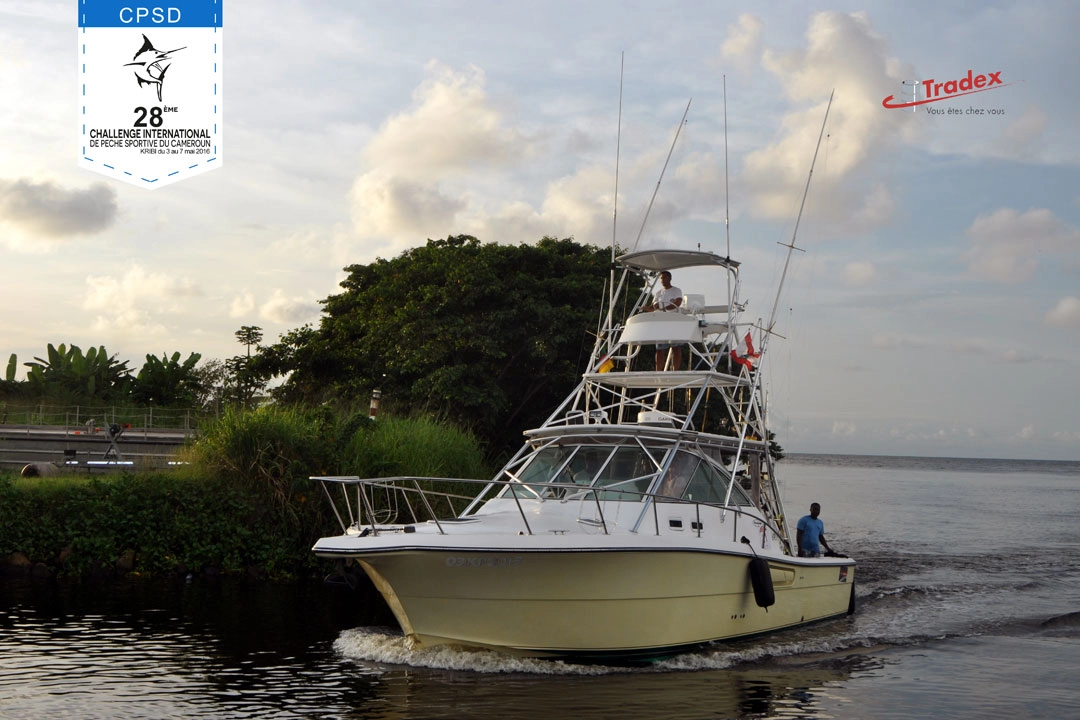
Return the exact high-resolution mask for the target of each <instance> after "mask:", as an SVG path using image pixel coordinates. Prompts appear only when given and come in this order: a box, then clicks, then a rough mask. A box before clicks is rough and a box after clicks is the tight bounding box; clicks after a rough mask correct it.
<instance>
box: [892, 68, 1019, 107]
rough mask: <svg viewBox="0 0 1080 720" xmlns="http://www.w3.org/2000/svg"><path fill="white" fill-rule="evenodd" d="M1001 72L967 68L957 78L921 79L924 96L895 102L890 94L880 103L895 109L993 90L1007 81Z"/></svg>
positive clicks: (1004, 84) (1003, 85) (893, 96)
mask: <svg viewBox="0 0 1080 720" xmlns="http://www.w3.org/2000/svg"><path fill="white" fill-rule="evenodd" d="M1002 72H1003V71H1002V70H998V71H996V72H990V73H986V74H979V75H976V74H975V71H974V70H968V71H967V75H965V76H964V77H962V78H959V79H957V80H948V81H946V82H938V81H937V80H935V79H932V78H931V79H930V80H923V81H921V82H920V83H919V85H921V86H922V88H923V94H924V95H925V96H926V97H925V98H924V99H922V100H912V101H911V102H895V101H894V100H895V98H896V96H895V95H890V96H889V97H887V98H885V99H884V100H882V101H881V104H882V105H883V106H884V107H886V108H888V109H890V110H895V109H897V108H909V107H915V106H916V105H926V104H927V103H933V102H939V101H941V100H948V99H949V98H954V97H960V96H961V95H971V94H972V93H977V92H985V91H987V90H993V89H994V88H998V87H1005V86H1006V85H1008V84H1009V83H1006V82H1004V81H1003V80H1002V79H1001V73H1002Z"/></svg>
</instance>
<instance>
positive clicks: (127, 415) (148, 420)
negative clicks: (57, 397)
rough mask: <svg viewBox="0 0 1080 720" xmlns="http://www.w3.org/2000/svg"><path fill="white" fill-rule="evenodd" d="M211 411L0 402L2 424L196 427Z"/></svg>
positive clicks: (0, 421) (191, 428) (186, 429)
mask: <svg viewBox="0 0 1080 720" xmlns="http://www.w3.org/2000/svg"><path fill="white" fill-rule="evenodd" d="M212 414H213V413H212V412H207V411H205V410H201V409H197V408H155V407H153V406H149V407H136V406H123V405H48V404H45V403H38V404H34V405H23V404H20V405H15V404H12V403H10V402H0V425H31V426H36V425H51V426H61V427H80V426H83V427H86V426H88V425H91V424H92V425H93V426H94V427H99V428H101V427H105V426H108V425H123V426H130V427H131V428H146V429H150V428H180V429H183V430H185V431H191V430H194V429H195V427H196V426H197V425H198V423H199V422H200V421H201V420H203V419H204V418H206V417H208V416H210V415H212Z"/></svg>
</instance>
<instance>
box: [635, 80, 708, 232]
mask: <svg viewBox="0 0 1080 720" xmlns="http://www.w3.org/2000/svg"><path fill="white" fill-rule="evenodd" d="M693 101H694V98H690V100H689V102H687V103H686V110H685V111H684V112H683V116H682V120H680V121H679V127H678V129H676V130H675V138H674V139H673V140H672V141H671V149H670V150H668V154H667V159H666V160H664V167H663V168H662V169H661V170H660V179H659V180H657V181H656V188H655V189H654V190H653V194H652V197H651V198H650V199H649V207H647V208H646V209H645V217H643V218H642V219H641V229H639V230H638V234H637V239H636V240H634V247H633V248H632V250H637V246H638V243H639V242H641V234H642V233H644V232H645V223H646V222H647V221H648V219H649V213H650V212H652V206H653V203H654V202H655V201H656V194H657V193H658V192H660V183H661V182H663V181H664V173H665V172H666V171H667V166H668V163H669V162H671V153H673V152H675V143H677V142H678V141H679V133H681V132H682V128H683V125H685V124H686V116H687V115H689V114H690V103H692V102H693Z"/></svg>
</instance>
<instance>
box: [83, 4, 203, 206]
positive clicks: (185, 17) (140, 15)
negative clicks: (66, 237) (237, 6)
mask: <svg viewBox="0 0 1080 720" xmlns="http://www.w3.org/2000/svg"><path fill="white" fill-rule="evenodd" d="M78 2H79V38H78V39H79V43H78V52H79V87H78V92H79V122H78V135H79V165H80V166H82V167H84V168H86V169H88V170H92V171H94V172H98V173H101V174H103V175H108V176H110V177H113V178H116V179H117V180H123V181H124V182H129V183H132V184H133V185H139V186H141V187H145V188H157V187H161V186H163V185H168V184H169V183H173V182H176V181H177V180H183V179H184V178H189V177H191V176H193V175H198V174H199V173H203V172H206V171H207V170H213V169H214V168H216V167H220V166H221V163H222V142H221V141H222V122H221V121H222V24H221V4H222V0H166V3H165V4H163V5H161V6H155V5H146V6H140V5H138V4H137V3H136V2H132V1H131V0H127V1H126V2H125V1H124V0H78ZM144 2H145V0H144Z"/></svg>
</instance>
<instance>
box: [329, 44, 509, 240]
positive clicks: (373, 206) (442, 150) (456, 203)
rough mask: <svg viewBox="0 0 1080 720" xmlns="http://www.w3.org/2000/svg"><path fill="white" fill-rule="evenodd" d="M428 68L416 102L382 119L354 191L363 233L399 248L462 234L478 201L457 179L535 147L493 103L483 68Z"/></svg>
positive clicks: (354, 211)
mask: <svg viewBox="0 0 1080 720" xmlns="http://www.w3.org/2000/svg"><path fill="white" fill-rule="evenodd" d="M428 71H429V73H430V74H431V76H430V77H429V78H428V79H427V80H425V81H424V82H423V83H422V84H421V85H420V86H419V87H418V88H417V89H416V91H415V92H414V93H413V106H412V107H411V108H410V109H409V110H408V111H406V112H402V113H399V114H397V115H395V116H393V117H391V118H390V119H389V120H387V121H386V122H385V123H383V125H382V126H381V127H380V128H379V130H378V132H377V133H376V134H375V135H374V136H373V137H372V139H371V141H370V142H369V143H368V145H367V146H366V147H365V149H364V153H363V156H364V162H365V165H366V167H367V168H368V169H367V170H366V171H365V172H363V173H362V174H360V175H359V177H357V179H356V180H355V182H354V183H353V187H352V190H351V192H350V193H349V200H350V203H351V212H352V218H353V223H354V226H355V228H356V230H357V232H358V234H359V235H360V236H362V237H367V238H376V239H380V240H382V241H384V242H389V244H391V245H395V246H399V247H400V246H407V245H414V244H416V243H417V242H420V241H422V240H423V239H425V238H427V237H441V236H444V235H448V234H452V233H454V232H458V231H460V230H461V227H460V225H461V224H462V223H463V222H464V220H463V219H462V218H463V216H464V213H466V211H467V210H469V209H470V203H471V202H472V198H471V197H470V195H469V194H468V193H467V192H466V191H464V190H462V189H460V188H459V187H458V185H459V183H457V182H456V180H458V179H459V178H461V177H463V176H465V175H466V174H468V175H469V176H470V180H472V181H475V178H476V173H478V172H479V171H481V170H483V169H487V168H500V169H503V170H505V168H507V167H509V166H511V165H512V164H514V163H516V162H519V161H520V160H521V159H522V158H524V157H526V156H527V155H528V154H529V152H530V143H529V141H528V139H527V138H525V137H524V136H523V135H522V133H521V132H520V131H518V130H516V129H515V128H513V127H510V126H508V125H507V124H506V123H505V122H504V120H503V117H502V114H501V113H500V112H499V111H498V110H497V109H496V108H495V107H493V106H492V104H491V103H490V102H489V100H488V97H487V94H486V92H485V90H484V82H485V79H484V74H483V72H482V71H481V70H479V69H478V68H470V69H469V70H468V71H466V72H455V71H454V70H452V69H450V68H446V67H443V66H441V65H439V64H438V63H436V62H431V63H429V64H428ZM482 211H483V208H475V209H474V214H479V213H480V212H482Z"/></svg>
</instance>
